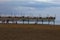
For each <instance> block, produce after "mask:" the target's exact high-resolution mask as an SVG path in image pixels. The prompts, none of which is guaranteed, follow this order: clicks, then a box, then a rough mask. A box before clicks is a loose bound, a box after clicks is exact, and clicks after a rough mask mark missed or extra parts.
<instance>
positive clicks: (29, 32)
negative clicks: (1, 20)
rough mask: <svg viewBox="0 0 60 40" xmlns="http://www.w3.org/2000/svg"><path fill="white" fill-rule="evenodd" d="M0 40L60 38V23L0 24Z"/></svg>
mask: <svg viewBox="0 0 60 40" xmlns="http://www.w3.org/2000/svg"><path fill="white" fill-rule="evenodd" d="M0 40H60V25H42V24H0Z"/></svg>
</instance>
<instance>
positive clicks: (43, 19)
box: [0, 16, 56, 24]
mask: <svg viewBox="0 0 60 40" xmlns="http://www.w3.org/2000/svg"><path fill="white" fill-rule="evenodd" d="M55 19H56V17H52V16H50V17H25V16H21V17H16V16H14V17H11V16H7V17H6V16H5V17H4V16H0V21H1V23H9V21H11V22H14V21H15V22H14V23H16V24H18V23H17V21H22V22H23V24H25V23H24V21H27V22H28V24H29V22H30V21H32V22H33V21H35V24H38V22H42V24H44V22H48V24H49V23H50V22H53V24H55Z"/></svg>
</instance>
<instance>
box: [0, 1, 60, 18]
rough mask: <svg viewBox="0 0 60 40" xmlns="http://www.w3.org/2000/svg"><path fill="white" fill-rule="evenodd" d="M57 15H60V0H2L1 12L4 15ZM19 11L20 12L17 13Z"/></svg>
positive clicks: (0, 2) (0, 3) (0, 4)
mask: <svg viewBox="0 0 60 40" xmlns="http://www.w3.org/2000/svg"><path fill="white" fill-rule="evenodd" d="M21 12H22V13H25V14H26V15H28V14H29V15H32V14H35V15H34V16H38V15H39V14H40V15H43V16H45V15H48V14H49V15H55V14H56V15H57V19H59V17H60V0H0V14H1V15H2V14H3V15H11V13H15V15H19V14H21ZM17 13H18V14H17Z"/></svg>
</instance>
